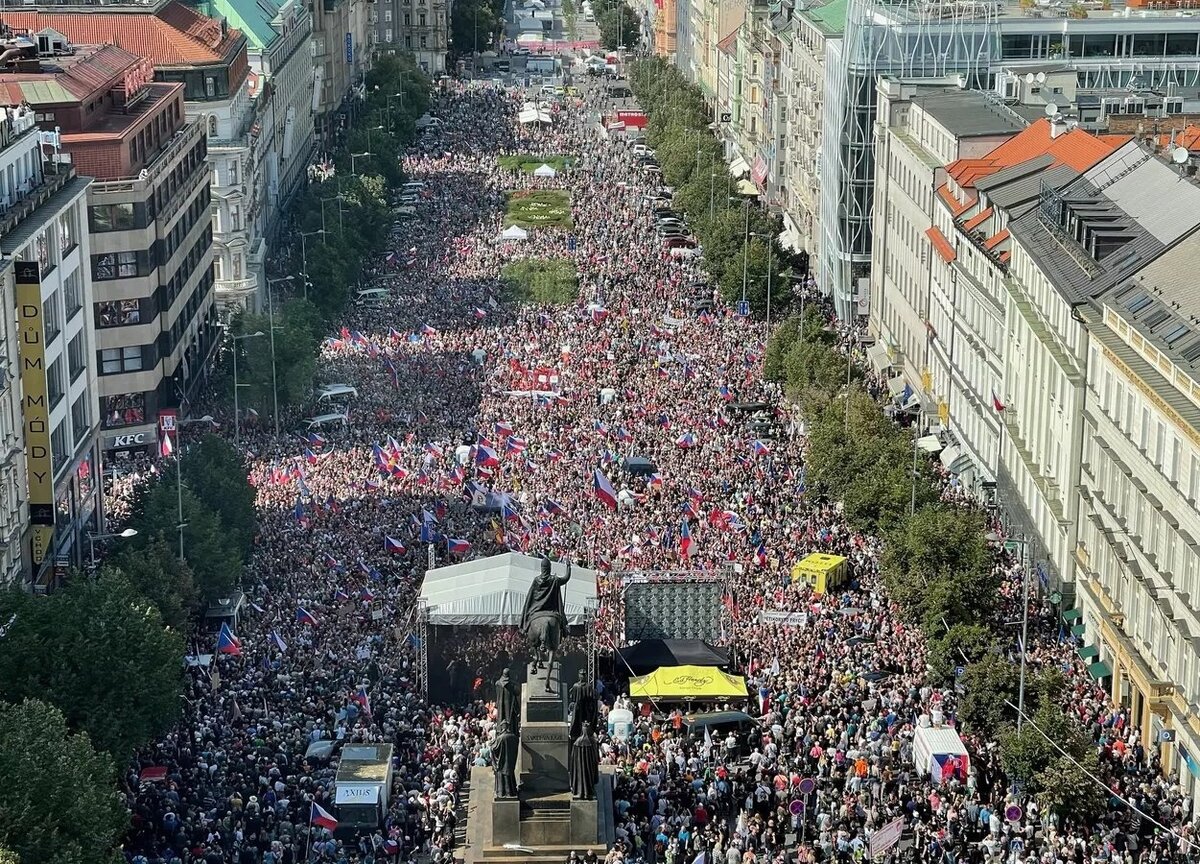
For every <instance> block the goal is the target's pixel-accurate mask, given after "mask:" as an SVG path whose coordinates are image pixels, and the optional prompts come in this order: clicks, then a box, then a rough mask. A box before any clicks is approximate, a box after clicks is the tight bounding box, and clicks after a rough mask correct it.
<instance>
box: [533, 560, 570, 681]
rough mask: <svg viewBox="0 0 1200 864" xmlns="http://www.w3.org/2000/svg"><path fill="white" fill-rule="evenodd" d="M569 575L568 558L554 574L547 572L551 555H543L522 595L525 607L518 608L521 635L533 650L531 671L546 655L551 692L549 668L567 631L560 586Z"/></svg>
mask: <svg viewBox="0 0 1200 864" xmlns="http://www.w3.org/2000/svg"><path fill="white" fill-rule="evenodd" d="M570 578H571V562H569V561H568V562H567V572H566V573H564V574H563V575H562V576H555V575H554V574H553V573H551V572H550V559H549V558H547V557H545V556H544V555H543V556H542V571H541V573H539V574H538V576H537V578H535V579H534V580H533V584H531V585H530V586H529V593H528V594H526V595H525V608H524V610H522V612H521V635H522V636H524V637H525V638H526V639H527V640H529V646H530V648H531V649H532V651H533V671H535V672H536V671H537V670H538V669H540V668H541V664H542V660H543V659H546V658H547V655H548V662H547V664H546V689H547V690H551V692H553V688H552V687H551V686H550V671H551V669H553V667H554V655H555V652H557V651H558V646H559V645H561V644H562V638H563V634H564V633H565V632H566V631H567V613H566V609H565V607H564V606H563V597H562V586H564V585H566V584H567V582H568V581H569V580H570Z"/></svg>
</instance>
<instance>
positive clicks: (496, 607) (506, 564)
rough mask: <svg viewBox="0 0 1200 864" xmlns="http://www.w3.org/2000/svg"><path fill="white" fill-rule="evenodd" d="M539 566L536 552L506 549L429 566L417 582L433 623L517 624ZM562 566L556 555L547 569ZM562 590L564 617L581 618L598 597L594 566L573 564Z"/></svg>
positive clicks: (570, 621)
mask: <svg viewBox="0 0 1200 864" xmlns="http://www.w3.org/2000/svg"><path fill="white" fill-rule="evenodd" d="M541 566H542V562H541V560H540V559H538V558H533V557H531V556H529V555H521V554H519V553H516V552H505V553H504V554H502V555H493V556H492V557H490V558H483V559H481V560H477V561H466V562H464V563H462V564H452V565H450V566H449V567H438V568H437V569H436V570H430V571H429V572H427V573H426V574H425V581H424V583H423V584H422V585H421V600H422V601H423V602H424V603H425V605H426V608H427V609H428V610H429V623H430V624H432V625H434V626H442V625H450V626H459V625H467V626H470V625H473V624H488V625H494V626H504V625H515V624H520V623H521V610H522V609H523V608H524V607H525V595H526V593H527V592H528V591H529V586H530V585H531V584H533V580H534V578H535V577H536V576H537V575H538V572H539V571H540V570H541ZM565 569H566V564H564V563H563V562H561V561H559V562H555V563H554V565H553V566H552V568H551V572H553V573H554V574H555V575H556V576H561V575H562V574H563V572H564V571H565ZM562 590H563V605H564V607H565V611H566V613H567V623H568V624H582V623H583V618H584V608H585V606H588V605H594V604H595V603H596V571H595V570H588V569H586V568H583V567H573V568H571V581H570V582H568V583H567V584H566V585H564V586H563V589H562Z"/></svg>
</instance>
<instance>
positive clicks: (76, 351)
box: [67, 330, 85, 381]
mask: <svg viewBox="0 0 1200 864" xmlns="http://www.w3.org/2000/svg"><path fill="white" fill-rule="evenodd" d="M67 363H68V365H67V373H68V374H69V375H70V376H71V381H74V380H75V379H76V378H78V377H79V374H80V373H81V372H83V370H84V368H85V366H84V362H83V331H82V330H81V331H79V332H78V333H76V334H75V338H74V339H72V340H71V344H70V345H68V346H67Z"/></svg>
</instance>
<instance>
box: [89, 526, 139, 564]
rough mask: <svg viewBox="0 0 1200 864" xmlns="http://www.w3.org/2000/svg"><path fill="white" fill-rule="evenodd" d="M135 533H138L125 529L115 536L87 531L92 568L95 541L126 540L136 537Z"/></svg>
mask: <svg viewBox="0 0 1200 864" xmlns="http://www.w3.org/2000/svg"><path fill="white" fill-rule="evenodd" d="M137 533H138V532H137V529H136V528H126V529H125V530H124V531H121V532H119V533H117V534H93V533H92V532H91V531H89V532H88V535H87V538H88V548H89V549H90V550H91V560H92V566H93V567H95V566H96V541H97V540H116V539H121V540H128V539H129V538H130V537H136V536H137Z"/></svg>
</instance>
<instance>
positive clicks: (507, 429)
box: [480, 420, 513, 443]
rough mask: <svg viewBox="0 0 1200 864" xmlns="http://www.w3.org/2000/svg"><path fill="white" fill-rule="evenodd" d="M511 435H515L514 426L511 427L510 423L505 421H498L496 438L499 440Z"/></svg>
mask: <svg viewBox="0 0 1200 864" xmlns="http://www.w3.org/2000/svg"><path fill="white" fill-rule="evenodd" d="M511 434H513V429H512V426H510V425H509V424H508V423H505V422H504V421H503V420H497V421H496V437H497V438H504V437H506V436H508V435H511ZM480 440H482V439H480ZM485 443H486V442H485Z"/></svg>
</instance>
